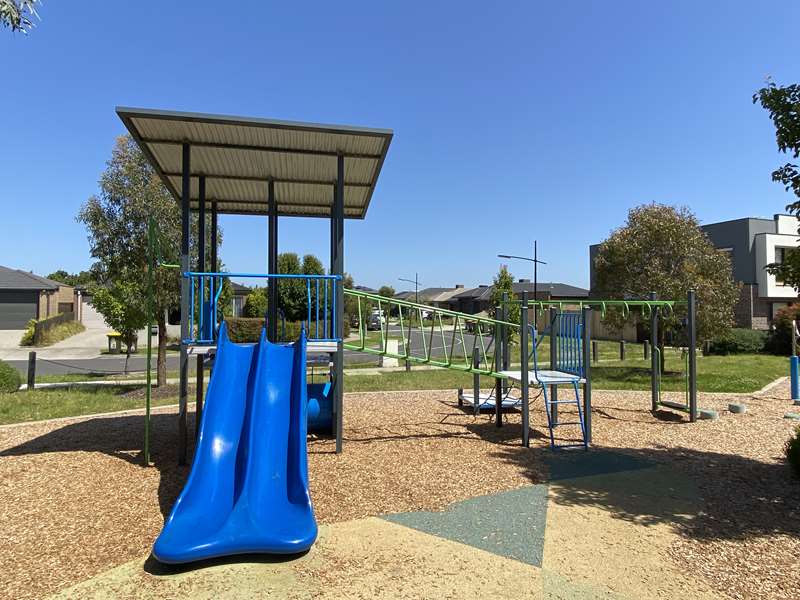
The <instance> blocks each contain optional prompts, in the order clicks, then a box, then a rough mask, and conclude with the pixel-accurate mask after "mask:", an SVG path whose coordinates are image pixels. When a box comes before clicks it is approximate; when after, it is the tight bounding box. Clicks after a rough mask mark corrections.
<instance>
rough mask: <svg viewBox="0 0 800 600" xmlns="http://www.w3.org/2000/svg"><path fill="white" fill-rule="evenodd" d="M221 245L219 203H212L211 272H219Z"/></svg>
mask: <svg viewBox="0 0 800 600" xmlns="http://www.w3.org/2000/svg"><path fill="white" fill-rule="evenodd" d="M218 244H219V232H218V231H217V203H216V202H212V203H211V271H212V272H213V273H218V272H219V260H218V259H217V245H218Z"/></svg>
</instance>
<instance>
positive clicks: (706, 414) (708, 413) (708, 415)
mask: <svg viewBox="0 0 800 600" xmlns="http://www.w3.org/2000/svg"><path fill="white" fill-rule="evenodd" d="M697 417H698V418H699V419H706V420H709V421H716V420H717V419H719V414H718V413H717V411H715V410H713V409H711V408H701V409H700V410H699V411H698V412H697Z"/></svg>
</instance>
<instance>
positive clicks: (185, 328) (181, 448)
mask: <svg viewBox="0 0 800 600" xmlns="http://www.w3.org/2000/svg"><path fill="white" fill-rule="evenodd" d="M191 155H192V150H191V146H190V145H189V144H186V143H184V144H183V160H182V162H183V165H182V178H181V184H182V189H181V357H180V369H179V374H180V385H179V388H178V389H179V391H178V464H179V465H185V464H186V454H187V447H186V446H187V428H186V408H187V396H188V393H189V347H188V345H187V343H186V340H188V339H189V337H190V336H191V332H190V331H189V304H190V302H191V298H189V279H188V278H187V277H183V273H186V272H188V271H189V235H190V232H189V198H190V195H191V193H190V189H189V187H190V185H191V181H192V180H191V165H190V162H191Z"/></svg>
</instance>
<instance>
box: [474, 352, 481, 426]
mask: <svg viewBox="0 0 800 600" xmlns="http://www.w3.org/2000/svg"><path fill="white" fill-rule="evenodd" d="M472 366H473V367H474V368H475V369H479V368H480V366H481V355H480V351H479V350H478V349H477V348H473V349H472ZM480 397H481V376H480V375H479V374H478V373H477V371H476V372H475V373H473V374H472V400H473V405H472V408H473V413H474V414H475V416H476V417H477V416H478V415H480V414H481V402H480Z"/></svg>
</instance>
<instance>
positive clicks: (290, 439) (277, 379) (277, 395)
mask: <svg viewBox="0 0 800 600" xmlns="http://www.w3.org/2000/svg"><path fill="white" fill-rule="evenodd" d="M305 363H306V339H305V333H302V334H301V337H300V339H299V340H298V341H297V342H296V343H295V344H294V345H292V346H281V345H276V344H272V343H270V342H268V341H267V340H266V334H265V332H264V331H263V330H262V332H261V339H260V341H259V343H258V344H235V343H233V342H231V341H230V340H229V339H228V335H227V327H226V324H225V323H223V324H222V326H221V327H220V331H219V343H218V346H217V356H216V359H215V366H214V370H213V372H212V375H211V380H210V381H209V386H208V392H207V395H206V405H205V410H203V416H202V422H201V424H200V435H199V438H198V442H197V449H196V451H195V457H194V462H193V464H192V469H191V472H190V474H189V479H188V480H187V482H186V486H185V487H184V489H183V491H182V492H181V494H180V496H179V497H178V500H177V501H176V502H175V505H174V506H173V507H172V512H171V513H170V515H169V517H168V518H167V520H166V522H165V524H164V529H163V530H162V532H161V535H160V536H159V537H158V539H157V540H156V542H155V544H154V546H153V555H154V556H155V558H156V559H158V560H159V561H161V562H163V563H169V564H172V563H186V562H192V561H197V560H204V559H209V558H216V557H220V556H228V555H233V554H246V553H265V554H293V553H298V552H303V551H305V550H308V549H309V548H310V547H311V545H312V544H313V543H314V540H315V539H316V537H317V523H316V520H315V518H314V510H313V507H312V505H311V497H310V495H309V491H308V457H307V453H306V432H307V423H306V419H307V417H306V410H307V391H306V381H305V377H306V375H305V372H306V364H305Z"/></svg>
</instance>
